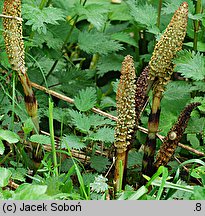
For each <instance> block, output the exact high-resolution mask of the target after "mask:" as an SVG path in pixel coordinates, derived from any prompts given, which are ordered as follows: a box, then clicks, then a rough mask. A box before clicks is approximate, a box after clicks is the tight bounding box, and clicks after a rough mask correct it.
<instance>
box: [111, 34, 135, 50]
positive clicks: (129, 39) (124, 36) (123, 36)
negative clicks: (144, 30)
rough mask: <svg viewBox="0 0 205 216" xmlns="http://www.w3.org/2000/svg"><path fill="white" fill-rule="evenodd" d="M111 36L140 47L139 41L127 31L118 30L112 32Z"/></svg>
mask: <svg viewBox="0 0 205 216" xmlns="http://www.w3.org/2000/svg"><path fill="white" fill-rule="evenodd" d="M111 38H112V39H113V40H118V41H120V42H123V43H127V44H129V45H131V46H134V47H138V44H137V42H136V41H135V40H134V38H132V37H131V36H130V35H129V34H128V33H126V32H117V33H115V34H112V36H111Z"/></svg>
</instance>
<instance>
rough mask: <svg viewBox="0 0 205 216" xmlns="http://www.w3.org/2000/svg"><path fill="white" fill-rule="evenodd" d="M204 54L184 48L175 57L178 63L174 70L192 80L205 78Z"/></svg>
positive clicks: (175, 61)
mask: <svg viewBox="0 0 205 216" xmlns="http://www.w3.org/2000/svg"><path fill="white" fill-rule="evenodd" d="M204 60H205V59H204V56H203V54H200V53H199V52H198V53H195V52H189V51H187V50H182V51H180V52H179V53H178V54H177V58H175V59H174V63H175V64H176V66H175V68H174V71H176V72H179V73H181V74H182V75H183V76H184V77H186V78H191V79H192V80H195V81H198V80H204V77H205V62H204Z"/></svg>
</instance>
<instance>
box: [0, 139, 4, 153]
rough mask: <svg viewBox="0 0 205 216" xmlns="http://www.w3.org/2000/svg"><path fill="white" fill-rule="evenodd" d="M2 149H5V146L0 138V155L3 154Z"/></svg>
mask: <svg viewBox="0 0 205 216" xmlns="http://www.w3.org/2000/svg"><path fill="white" fill-rule="evenodd" d="M4 151H5V146H4V144H3V142H2V141H1V140H0V155H3V153H4Z"/></svg>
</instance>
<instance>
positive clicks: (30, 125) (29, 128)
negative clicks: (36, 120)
mask: <svg viewBox="0 0 205 216" xmlns="http://www.w3.org/2000/svg"><path fill="white" fill-rule="evenodd" d="M33 128H34V125H33V122H32V120H31V118H28V119H27V120H26V121H25V122H24V124H23V127H22V129H23V131H24V133H25V134H29V133H30V132H31V131H32V130H33Z"/></svg>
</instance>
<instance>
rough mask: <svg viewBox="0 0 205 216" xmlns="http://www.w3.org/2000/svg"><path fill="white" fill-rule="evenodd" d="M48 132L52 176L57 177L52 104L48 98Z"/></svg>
mask: <svg viewBox="0 0 205 216" xmlns="http://www.w3.org/2000/svg"><path fill="white" fill-rule="evenodd" d="M49 130H50V138H51V147H52V153H53V163H54V174H55V176H58V167H57V165H58V164H57V156H56V148H55V139H54V128H53V102H51V99H50V98H49Z"/></svg>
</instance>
